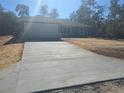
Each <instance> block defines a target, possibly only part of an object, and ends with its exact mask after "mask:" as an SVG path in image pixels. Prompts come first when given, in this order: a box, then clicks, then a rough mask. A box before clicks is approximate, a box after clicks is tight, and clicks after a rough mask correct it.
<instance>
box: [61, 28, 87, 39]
mask: <svg viewBox="0 0 124 93" xmlns="http://www.w3.org/2000/svg"><path fill="white" fill-rule="evenodd" d="M87 29H88V28H87V27H77V26H61V36H62V37H87V36H88V32H87Z"/></svg>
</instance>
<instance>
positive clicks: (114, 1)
mask: <svg viewBox="0 0 124 93" xmlns="http://www.w3.org/2000/svg"><path fill="white" fill-rule="evenodd" d="M109 9H110V13H109V19H110V20H115V19H117V18H118V17H119V11H120V5H119V0H111V5H110V8H109Z"/></svg>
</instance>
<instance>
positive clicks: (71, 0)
mask: <svg viewBox="0 0 124 93" xmlns="http://www.w3.org/2000/svg"><path fill="white" fill-rule="evenodd" d="M96 1H97V2H98V4H100V5H104V6H105V7H106V8H107V7H108V6H109V5H110V0H96ZM120 2H121V3H124V0H120ZM0 4H2V6H3V7H4V8H5V9H6V10H10V11H15V7H16V5H17V4H25V5H28V6H29V9H30V16H34V15H38V14H39V7H40V6H41V5H44V4H46V5H47V6H48V8H49V12H50V11H51V10H52V9H54V8H56V9H57V10H58V12H59V18H69V14H70V13H72V12H73V11H74V10H77V9H78V8H79V6H80V4H81V0H0ZM106 12H107V10H106Z"/></svg>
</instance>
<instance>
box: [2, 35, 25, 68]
mask: <svg viewBox="0 0 124 93" xmlns="http://www.w3.org/2000/svg"><path fill="white" fill-rule="evenodd" d="M11 38H12V36H0V70H2V69H4V68H6V67H8V66H10V65H11V64H14V63H16V62H18V61H19V60H20V59H21V55H22V50H23V43H17V44H16V43H15V44H8V45H4V43H6V42H7V41H8V40H10V39H11Z"/></svg>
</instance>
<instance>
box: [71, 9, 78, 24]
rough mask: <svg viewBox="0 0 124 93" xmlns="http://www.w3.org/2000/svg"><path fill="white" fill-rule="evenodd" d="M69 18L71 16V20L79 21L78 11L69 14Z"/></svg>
mask: <svg viewBox="0 0 124 93" xmlns="http://www.w3.org/2000/svg"><path fill="white" fill-rule="evenodd" d="M69 18H70V20H71V21H74V22H76V21H77V13H76V11H73V12H72V13H71V14H70V15H69Z"/></svg>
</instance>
